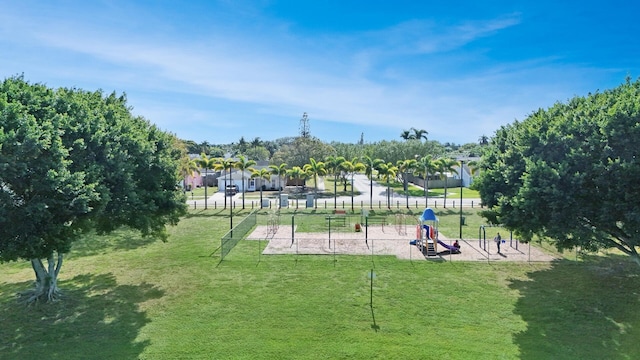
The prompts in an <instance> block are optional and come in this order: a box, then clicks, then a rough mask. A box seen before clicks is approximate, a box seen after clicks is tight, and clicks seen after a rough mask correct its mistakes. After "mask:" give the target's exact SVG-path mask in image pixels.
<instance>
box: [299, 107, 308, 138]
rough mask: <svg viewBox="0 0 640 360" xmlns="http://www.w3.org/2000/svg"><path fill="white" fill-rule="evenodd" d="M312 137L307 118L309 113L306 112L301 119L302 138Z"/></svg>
mask: <svg viewBox="0 0 640 360" xmlns="http://www.w3.org/2000/svg"><path fill="white" fill-rule="evenodd" d="M309 135H310V132H309V117H308V116H307V113H306V112H305V113H304V114H302V119H300V136H302V137H303V138H308V137H309Z"/></svg>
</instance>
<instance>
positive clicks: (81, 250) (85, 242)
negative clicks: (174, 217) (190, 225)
mask: <svg viewBox="0 0 640 360" xmlns="http://www.w3.org/2000/svg"><path fill="white" fill-rule="evenodd" d="M156 241H161V240H159V239H157V238H155V237H153V236H146V237H145V236H142V234H141V233H140V232H139V231H136V230H131V229H127V228H121V229H118V230H116V231H114V232H112V233H111V234H106V235H98V234H96V233H95V232H91V233H88V234H86V235H84V236H82V237H81V238H80V239H78V240H76V241H74V243H73V245H72V248H71V252H70V253H69V258H74V257H83V256H92V255H97V254H103V253H106V252H108V251H122V250H124V251H126V250H134V249H137V248H140V247H143V246H146V245H149V244H151V243H154V242H156Z"/></svg>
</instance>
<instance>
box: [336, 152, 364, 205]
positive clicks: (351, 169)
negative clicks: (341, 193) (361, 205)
mask: <svg viewBox="0 0 640 360" xmlns="http://www.w3.org/2000/svg"><path fill="white" fill-rule="evenodd" d="M341 168H342V170H343V171H344V172H345V173H347V174H350V175H351V211H353V176H354V175H355V173H357V172H358V171H364V169H365V166H364V164H363V163H361V162H359V161H358V158H357V157H354V158H353V159H351V161H345V162H343V163H342V165H341Z"/></svg>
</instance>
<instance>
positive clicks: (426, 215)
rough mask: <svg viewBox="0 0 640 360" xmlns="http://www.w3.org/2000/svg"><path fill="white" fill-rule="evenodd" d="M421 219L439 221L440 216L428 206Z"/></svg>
mask: <svg viewBox="0 0 640 360" xmlns="http://www.w3.org/2000/svg"><path fill="white" fill-rule="evenodd" d="M420 221H438V218H437V217H436V214H435V213H434V212H433V210H432V209H431V208H426V209H424V211H423V212H422V215H421V216H420Z"/></svg>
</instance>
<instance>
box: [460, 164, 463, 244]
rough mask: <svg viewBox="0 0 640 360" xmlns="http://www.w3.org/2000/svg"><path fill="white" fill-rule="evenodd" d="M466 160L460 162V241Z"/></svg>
mask: <svg viewBox="0 0 640 360" xmlns="http://www.w3.org/2000/svg"><path fill="white" fill-rule="evenodd" d="M463 172H464V160H460V240H462V189H463V187H464V180H463V175H462V174H463Z"/></svg>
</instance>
